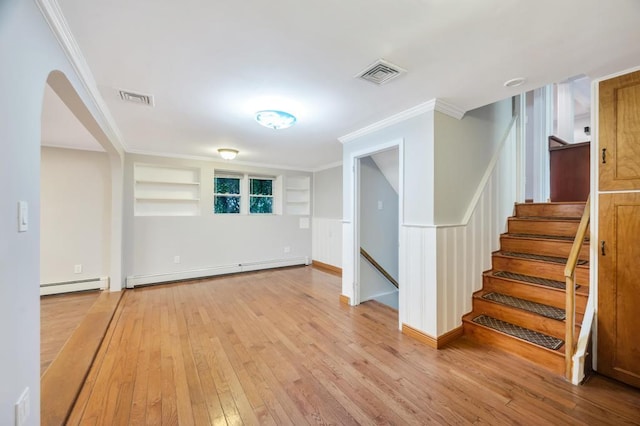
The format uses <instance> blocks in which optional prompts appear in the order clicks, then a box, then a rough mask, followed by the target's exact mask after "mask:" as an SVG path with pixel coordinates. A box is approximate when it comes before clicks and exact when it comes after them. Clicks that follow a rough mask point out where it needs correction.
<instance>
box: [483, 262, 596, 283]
mask: <svg viewBox="0 0 640 426" xmlns="http://www.w3.org/2000/svg"><path fill="white" fill-rule="evenodd" d="M492 263H493V269H495V270H497V271H510V272H515V273H518V274H523V275H531V276H536V277H541V278H547V279H550V280H556V281H562V282H564V280H565V277H564V267H565V265H563V264H561V263H549V262H541V261H537V260H530V259H518V258H510V257H503V256H496V255H494V256H493V262H492ZM576 281H577V283H578V284H580V285H584V286H588V285H589V269H588V267H583V266H579V267H577V268H576Z"/></svg>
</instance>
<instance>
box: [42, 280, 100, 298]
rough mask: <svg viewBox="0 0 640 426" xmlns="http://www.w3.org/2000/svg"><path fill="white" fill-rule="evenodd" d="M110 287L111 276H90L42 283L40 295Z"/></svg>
mask: <svg viewBox="0 0 640 426" xmlns="http://www.w3.org/2000/svg"><path fill="white" fill-rule="evenodd" d="M107 288H109V277H100V278H90V279H87V280H78V281H65V282H59V283H48V284H40V296H48V295H50V294H62V293H71V292H74V291H86V290H106V289H107Z"/></svg>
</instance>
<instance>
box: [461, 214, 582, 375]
mask: <svg viewBox="0 0 640 426" xmlns="http://www.w3.org/2000/svg"><path fill="white" fill-rule="evenodd" d="M584 205H585V203H526V204H516V209H515V210H516V215H515V217H511V218H509V220H508V232H507V233H506V234H503V235H501V237H500V250H499V251H497V252H495V253H493V257H492V264H493V269H491V270H490V271H486V272H484V274H483V287H482V289H481V290H479V291H477V292H475V293H474V295H473V310H472V311H471V312H470V313H469V314H467V315H465V316H464V317H463V326H464V334H465V335H467V336H470V337H471V338H473V339H474V340H477V341H478V342H480V343H486V344H490V345H492V346H495V347H498V348H500V349H503V350H507V351H509V352H512V353H514V354H516V355H518V356H520V357H523V358H526V359H528V360H530V361H533V362H535V363H537V364H540V365H541V366H543V367H545V368H547V369H549V370H551V371H553V372H555V373H557V374H564V371H565V359H564V338H565V277H564V267H565V264H566V262H567V257H568V256H569V252H570V250H571V246H572V244H573V240H574V238H575V235H576V232H577V229H578V225H579V223H580V217H581V216H582V212H583V210H584ZM578 259H579V261H578V266H577V268H576V283H577V284H576V323H578V324H580V323H581V322H582V317H583V315H584V311H585V305H586V303H587V297H588V295H589V287H588V286H589V241H588V240H585V242H584V243H583V245H582V248H581V250H580V254H579V257H578ZM576 333H579V326H576Z"/></svg>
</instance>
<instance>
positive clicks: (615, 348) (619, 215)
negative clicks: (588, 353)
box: [598, 193, 640, 387]
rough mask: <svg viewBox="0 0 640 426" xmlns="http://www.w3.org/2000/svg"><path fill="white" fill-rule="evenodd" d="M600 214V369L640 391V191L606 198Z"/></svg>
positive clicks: (601, 371)
mask: <svg viewBox="0 0 640 426" xmlns="http://www.w3.org/2000/svg"><path fill="white" fill-rule="evenodd" d="M599 210H600V211H599V221H600V226H599V240H600V243H601V244H602V242H604V249H602V246H601V247H600V259H599V270H598V371H599V372H600V373H602V374H605V375H607V376H610V377H613V378H615V379H618V380H621V381H623V382H625V383H628V384H630V385H633V386H637V387H640V338H638V330H639V328H640V315H638V313H639V312H640V193H618V194H602V195H600V207H599ZM603 250H604V251H603Z"/></svg>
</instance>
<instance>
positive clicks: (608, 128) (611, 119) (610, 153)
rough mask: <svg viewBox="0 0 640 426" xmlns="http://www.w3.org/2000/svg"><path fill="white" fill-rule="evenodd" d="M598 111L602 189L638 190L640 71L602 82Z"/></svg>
mask: <svg viewBox="0 0 640 426" xmlns="http://www.w3.org/2000/svg"><path fill="white" fill-rule="evenodd" d="M599 108H600V111H599V112H600V114H599V116H600V121H599V123H598V127H599V131H600V137H599V148H600V153H599V154H600V190H601V191H609V190H624V189H639V188H640V71H637V72H634V73H631V74H626V75H623V76H621V77H617V78H613V79H611V80H605V81H603V82H601V83H600V88H599ZM602 150H605V152H604V153H603V151H602Z"/></svg>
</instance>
